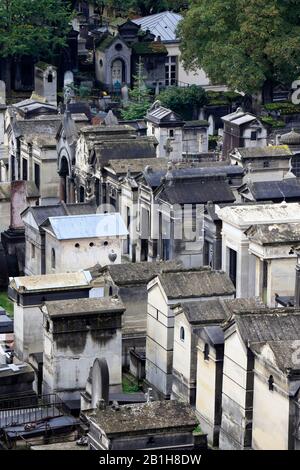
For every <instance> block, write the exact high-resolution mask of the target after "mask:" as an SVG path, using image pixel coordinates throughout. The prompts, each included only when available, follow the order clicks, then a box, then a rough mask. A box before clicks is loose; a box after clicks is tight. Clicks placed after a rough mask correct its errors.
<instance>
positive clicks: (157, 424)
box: [85, 400, 198, 435]
mask: <svg viewBox="0 0 300 470" xmlns="http://www.w3.org/2000/svg"><path fill="white" fill-rule="evenodd" d="M85 415H86V416H87V417H88V418H89V419H90V420H91V421H92V422H94V423H96V424H97V425H98V426H99V427H100V428H101V429H103V431H104V432H105V434H106V435H111V434H127V433H129V432H140V433H146V432H147V431H150V430H158V429H159V430H162V429H172V428H182V427H187V428H191V430H193V429H194V428H195V427H196V426H197V424H198V421H197V419H196V415H195V412H194V410H193V408H192V407H191V406H189V405H188V404H186V403H181V402H178V401H176V400H168V401H153V402H150V403H139V404H134V405H123V406H119V407H118V408H117V409H116V408H115V407H108V408H106V409H105V410H99V409H98V410H93V411H87V412H85Z"/></svg>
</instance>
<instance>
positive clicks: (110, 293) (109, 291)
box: [108, 286, 113, 297]
mask: <svg viewBox="0 0 300 470" xmlns="http://www.w3.org/2000/svg"><path fill="white" fill-rule="evenodd" d="M108 295H109V296H110V297H111V296H112V295H113V288H112V287H111V286H110V288H109V290H108Z"/></svg>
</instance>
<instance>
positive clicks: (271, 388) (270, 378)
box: [268, 375, 274, 392]
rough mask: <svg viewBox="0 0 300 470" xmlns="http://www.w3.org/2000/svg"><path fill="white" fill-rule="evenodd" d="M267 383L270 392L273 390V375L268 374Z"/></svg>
mask: <svg viewBox="0 0 300 470" xmlns="http://www.w3.org/2000/svg"><path fill="white" fill-rule="evenodd" d="M268 383H269V390H270V391H271V392H273V390H274V377H273V375H270V377H269V380H268Z"/></svg>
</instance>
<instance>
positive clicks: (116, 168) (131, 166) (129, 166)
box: [105, 157, 168, 175]
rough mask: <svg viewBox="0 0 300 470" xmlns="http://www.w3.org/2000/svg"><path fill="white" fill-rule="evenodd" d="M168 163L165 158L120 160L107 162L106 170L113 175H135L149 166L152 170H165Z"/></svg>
mask: <svg viewBox="0 0 300 470" xmlns="http://www.w3.org/2000/svg"><path fill="white" fill-rule="evenodd" d="M167 165H168V162H167V160H166V159H165V158H156V157H155V158H143V159H141V160H140V159H139V158H133V159H126V160H125V159H122V160H109V161H108V164H107V166H106V167H105V168H106V169H108V170H111V171H113V172H114V173H115V174H121V175H124V174H126V173H127V172H128V170H129V171H130V173H133V174H137V173H141V172H142V171H143V170H144V169H145V167H147V166H150V167H151V168H153V169H161V168H163V169H164V170H165V171H166V170H167Z"/></svg>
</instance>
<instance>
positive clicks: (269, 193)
mask: <svg viewBox="0 0 300 470" xmlns="http://www.w3.org/2000/svg"><path fill="white" fill-rule="evenodd" d="M247 188H249V191H250V192H251V193H252V195H253V197H254V198H255V199H256V201H263V200H265V201H266V200H270V199H292V198H299V199H300V178H287V179H284V180H281V181H256V182H251V183H248V185H247Z"/></svg>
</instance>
